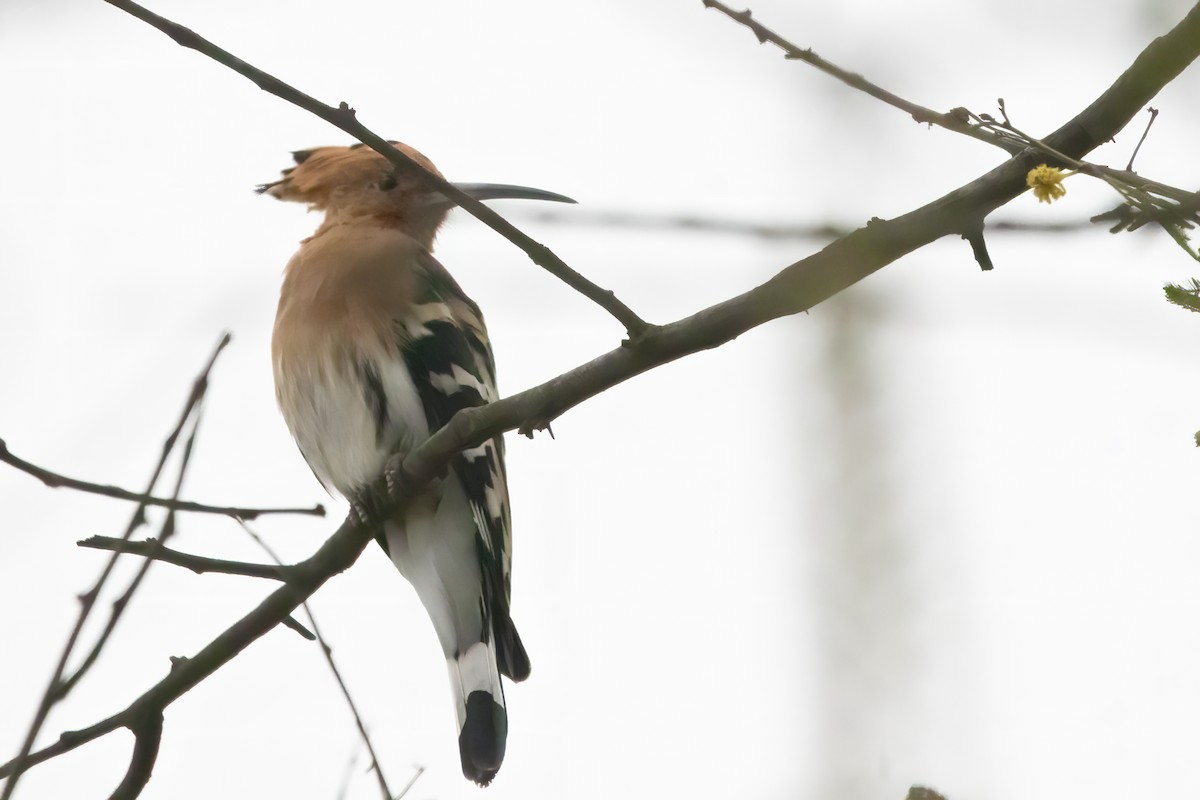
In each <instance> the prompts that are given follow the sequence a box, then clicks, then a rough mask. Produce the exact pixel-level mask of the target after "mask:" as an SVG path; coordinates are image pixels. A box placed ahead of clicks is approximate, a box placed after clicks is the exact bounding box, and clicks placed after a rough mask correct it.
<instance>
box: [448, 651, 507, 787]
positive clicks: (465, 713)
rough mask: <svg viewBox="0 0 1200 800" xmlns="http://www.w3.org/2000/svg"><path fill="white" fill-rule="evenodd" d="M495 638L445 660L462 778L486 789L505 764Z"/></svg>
mask: <svg viewBox="0 0 1200 800" xmlns="http://www.w3.org/2000/svg"><path fill="white" fill-rule="evenodd" d="M495 641H496V640H495V637H488V641H487V642H476V643H475V644H473V645H471V646H470V647H468V648H467V649H466V650H465V651H463V652H461V653H459V654H458V656H457V657H455V658H449V659H447V660H446V664H447V666H448V667H449V671H450V689H451V691H452V692H453V693H454V703H455V708H456V710H457V711H458V730H459V733H458V753H459V756H460V757H461V758H462V770H463V775H465V776H466V777H467V778H468V779H470V780H473V781H475V782H476V783H478V784H479V785H480V786H487V785H488V784H489V783H491V782H492V778H494V777H496V773H497V772H498V771H499V770H500V763H501V762H502V761H504V742H505V739H506V737H507V736H508V713H507V711H506V710H505V707H504V689H503V687H501V685H500V670H499V667H498V664H497V661H496V645H495Z"/></svg>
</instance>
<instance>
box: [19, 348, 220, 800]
mask: <svg viewBox="0 0 1200 800" xmlns="http://www.w3.org/2000/svg"><path fill="white" fill-rule="evenodd" d="M231 338H232V337H230V335H229V334H228V333H226V334H224V335H222V336H221V339H220V340H219V341H218V342H217V346H216V347H215V348H213V352H212V355H211V356H209V359H208V362H207V363H206V364H205V365H204V368H203V369H201V370H200V374H199V375H197V376H196V379H195V380H194V381H193V382H192V391H191V393H190V394H189V395H188V399H187V402H186V403H184V407H183V412H182V413H181V414H180V415H179V419H178V421H177V422H176V423H175V427H174V429H172V431H171V433H169V434H168V435H167V438H166V440H165V441H164V442H163V448H162V453H161V455H160V456H159V459H158V464H157V465H155V467H154V471H153V473H152V474H151V476H150V481H149V482H148V484H147V486H146V492H145V494H147V495H149V494H150V493H151V492H152V491H154V487H155V486H156V485H157V483H158V479H159V477H160V476H161V475H162V471H163V469H164V468H165V467H166V463H167V458H168V457H169V456H170V455H171V451H172V450H173V449H174V448H175V444H176V442H178V441H179V435H180V434H181V433H182V432H183V429H184V426H186V425H187V422H188V420H189V419H191V418H192V414H193V412H194V411H195V410H196V408H197V406H199V405H200V403H201V401H202V400H203V399H204V394H205V392H207V391H208V376H209V374H210V373H211V372H212V369H213V366H214V365H215V364H216V363H217V357H218V356H220V355H221V351H222V350H224V349H225V347H226V346H227V345H228V344H229V342H230V339H231ZM0 445H2V443H0ZM145 509H146V503H145V501H139V502H138V506H137V508H135V509H134V511H133V514H132V515H131V516H130V518H129V524H128V525H126V527H125V533H124V534H122V538H125V539H128V538H129V537H130V536H132V535H133V532H134V531H135V530H137V528H138V527H140V526H141V524H142V523H143V522H144V521H145ZM117 557H118V554H116V553H114V554H113V555H112V556H111V557H110V558H109V559H108V562H107V563H106V564H105V565H104V569H102V570H101V571H100V577H99V578H97V579H96V583H95V584H93V586H92V588H91V589H90V590H88V591H87V592H85V593H84V594H82V595H80V598H79V615H78V617H76V619H75V626H74V627H73V628H72V629H71V633H70V634H68V636H67V643H66V645H64V646H63V651H62V654H61V655H60V656H59V659H58V663H57V664H56V665H55V668H54V672H53V674H52V675H51V677H50V682H49V683H48V684H47V686H46V689H45V690H44V691H43V692H42V698H41V700H40V701H39V702H38V707H37V711H36V712H34V716H33V721H32V722H30V724H29V730H28V731H27V732H26V734H25V739H24V741H23V742H22V743H21V749H20V751H19V752H18V754H17V757H16V758H14V759H13V760H12V761H11V762H9V764H8V765H7V767H8V771H7V772H6V773H5V775H7V776H9V777H8V781H7V782H5V784H4V791H3V792H0V800H9V798H11V797H12V794H13V792H14V791H15V790H16V788H17V781H18V780H19V779H20V777H21V773H22V771H23V770H24V769H25V768H26V767H27V766H29V763H30V762H27V761H26V759H27V757H28V755H29V753H30V751H31V750H32V749H33V743H34V742H35V741H36V740H37V735H38V733H39V732H40V731H41V729H42V725H44V724H45V722H46V717H47V716H48V715H49V714H50V709H51V708H52V707H53V706H54V704H55V703H57V702H59V701H60V700H62V698H63V697H65V696H66V693H67V691H69V689H70V686H72V685H74V682H75V681H76V680H78V677H79V675H80V674H82V670H80V671H77V672H76V673H75V677H74V679H73V680H72V682H71V684H70V685H67V684H65V683H64V682H63V675H64V674H65V673H66V669H67V661H68V660H69V659H70V658H71V654H72V653H73V652H74V650H75V644H76V643H77V642H78V641H79V636H80V634H81V633H82V632H83V626H84V624H85V623H86V622H87V620H88V617H89V616H90V615H91V613H92V609H93V608H95V605H96V601H97V600H98V599H99V597H100V592H101V590H103V588H104V586H105V585H106V584H107V582H108V579H109V576H111V575H112V573H113V569H114V568H115V567H116V563H117ZM60 741H61V739H60Z"/></svg>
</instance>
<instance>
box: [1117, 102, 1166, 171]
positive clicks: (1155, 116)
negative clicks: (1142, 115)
mask: <svg viewBox="0 0 1200 800" xmlns="http://www.w3.org/2000/svg"><path fill="white" fill-rule="evenodd" d="M1146 110H1147V111H1149V112H1150V119H1149V121H1148V122H1147V123H1146V130H1144V131H1142V138H1140V139H1138V143H1137V147H1135V148H1133V155H1131V156H1130V157H1129V163H1128V164H1126V165H1125V171H1126V172H1133V162H1134V160H1135V159H1136V158H1137V154H1138V151H1139V150H1141V149H1142V143H1143V142H1145V141H1146V137H1147V136H1149V135H1150V126H1152V125H1153V124H1154V120H1156V119H1158V109H1157V108H1153V107H1151V108H1148V109H1146Z"/></svg>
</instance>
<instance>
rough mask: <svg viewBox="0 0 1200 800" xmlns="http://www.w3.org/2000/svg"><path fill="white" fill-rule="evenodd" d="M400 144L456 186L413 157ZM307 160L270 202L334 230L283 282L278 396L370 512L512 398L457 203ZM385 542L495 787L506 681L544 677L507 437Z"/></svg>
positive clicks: (381, 169) (314, 461)
mask: <svg viewBox="0 0 1200 800" xmlns="http://www.w3.org/2000/svg"><path fill="white" fill-rule="evenodd" d="M388 145H389V146H391V147H394V148H396V149H397V150H399V151H400V152H402V153H403V154H405V155H407V156H408V157H409V158H410V159H412V160H413V161H415V162H416V163H417V164H419V165H420V166H421V167H423V168H424V169H425V170H427V171H428V172H430V173H433V174H434V175H436V176H438V177H439V178H440V177H441V173H440V172H438V170H437V169H436V168H435V167H434V165H433V163H432V162H431V161H430V160H429V159H428V158H426V157H425V156H424V155H422V154H421V153H420V152H418V151H417V150H416V149H414V148H412V147H410V146H408V145H406V144H403V143H401V142H396V141H389V143H388ZM292 157H293V160H294V162H295V164H294V166H292V167H289V168H288V169H285V170H283V171H282V177H281V178H280V179H279V180H277V181H274V182H271V183H265V184H262V185H260V186H259V187H258V189H257V191H258V192H259V193H260V194H266V195H269V196H271V197H275V198H277V199H279V200H287V201H293V202H298V203H304V204H307V205H308V206H309V208H310V210H315V211H321V212H324V215H325V216H324V220H323V221H322V222H321V224H320V226H319V227H318V228H317V230H316V232H315V233H313V235H312V236H310V237H308V238H307V239H304V240H303V241H302V242H301V244H300V249H299V251H297V252H296V254H295V255H294V256H293V257H292V259H291V260H290V261H289V262H288V264H287V266H286V267H285V268H284V274H283V283H282V287H281V289H280V297H279V306H278V309H277V312H276V317H275V327H274V331H273V334H272V340H271V356H272V365H273V371H274V378H275V393H276V398H277V400H278V403H279V407H280V410H281V412H282V415H283V418H284V421H285V422H286V423H287V427H288V429H289V430H290V431H291V434H292V436H293V437H294V438H295V440H296V444H297V445H298V446H299V449H300V452H301V454H302V455H303V456H304V459H305V460H306V461H307V462H308V465H309V467H310V468H311V469H312V471H313V473H314V474H315V475H316V477H317V479H318V480H319V481H320V482H321V483H322V484H323V485H324V486H325V488H326V489H327V490H329V491H330V492H331V493H332V492H336V493H339V494H341V495H343V496H344V497H346V498H348V499H349V500H350V501H351V503H352V505H353V506H354V507H355V508H356V509H359V508H364V507H367V506H368V504H367V501H368V499H369V492H370V489H369V487H370V485H371V484H372V483H373V482H374V481H375V480H376V479H377V478H379V476H380V475H381V474H382V473H383V471H384V468H385V465H386V463H387V461H388V459H389V458H393V457H396V456H397V455H400V456H402V455H403V454H405V453H408V452H410V451H411V450H412V449H413V448H415V447H417V446H418V445H420V444H421V443H422V442H424V441H425V440H426V439H428V438H429V437H430V436H431V435H432V434H433V433H435V432H436V431H437V430H438V429H439V428H441V427H442V426H443V425H445V424H446V423H448V422H449V421H450V419H451V417H453V416H454V414H455V413H457V412H458V411H460V410H462V409H465V408H470V407H475V406H480V405H484V404H486V403H491V402H494V401H495V400H496V399H497V394H496V378H495V374H496V365H495V359H494V357H493V353H492V346H491V343H490V341H489V339H488V335H487V329H486V327H485V326H484V321H483V316H482V314H481V313H480V310H479V307H478V306H477V305H476V304H475V302H474V301H472V300H471V299H470V298H469V297H468V296H467V295H466V293H465V292H463V290H462V288H460V286H459V285H458V283H457V282H456V281H455V279H454V278H453V277H452V276H451V274H450V273H449V272H448V271H447V270H446V268H445V267H444V266H442V264H441V263H439V262H438V261H437V259H435V258H434V257H433V255H432V251H433V244H434V238H435V236H436V235H437V232H438V229H439V228H440V227H441V225H442V223H443V222H444V221H445V219H446V216H447V214H448V213H449V211H450V210H451V209H452V208H453V203H451V201H450V200H449V199H448V198H447V197H446V196H445V195H444V194H442V193H441V192H440V191H438V190H437V189H431V188H429V187H430V186H431V185H432V184H431V183H430V182H429V181H428V180H427V179H426V180H422V176H420V175H419V174H417V173H415V172H414V171H412V170H400V171H398V170H395V169H394V168H393V166H392V164H391V163H390V162H389V161H388V160H387V159H386V158H385V157H384V156H383V155H381V154H380V153H378V152H376V151H375V150H373V149H371V148H368V147H364V146H363V145H361V144H353V145H349V146H329V147H317V148H313V149H308V150H297V151H295V152H293V153H292ZM454 185H455V186H457V187H458V188H460V189H461V190H462V191H464V192H466V193H467V194H469V195H471V196H472V197H475V198H476V199H480V200H487V199H501V198H517V199H534V200H549V201H556V202H571V203H573V202H574V201H573V200H571V199H570V198H568V197H564V196H563V195H559V194H556V193H554V192H547V191H543V190H540V189H532V188H529V187H524V186H512V185H507V184H466V183H464V184H454ZM360 503H361V504H363V505H361V506H360V505H359V504H360ZM364 513H369V512H364ZM376 541H377V542H378V543H379V545H380V546H381V547H382V548H383V550H384V552H386V553H387V555H388V556H389V557H390V559H391V561H392V563H393V564H394V565H395V566H396V568H397V569H398V570H399V572H400V573H401V574H402V575H403V576H404V577H405V578H407V579H408V581H409V582H410V583H411V584H412V585H413V587H414V588H415V589H416V592H417V595H418V597H419V598H420V600H421V602H422V604H423V605H424V606H425V609H426V611H427V612H428V614H429V616H430V619H431V620H432V622H433V626H434V629H435V630H436V632H437V636H438V640H439V642H440V644H441V647H442V651H443V654H444V656H445V658H446V663H447V666H448V671H449V675H450V686H451V691H452V694H453V696H454V703H455V711H456V715H457V721H458V730H459V737H458V745H459V756H460V759H461V762H462V771H463V775H464V776H465V777H466V778H468V779H469V780H472V781H474V782H476V783H478V784H479V785H480V786H486V785H488V784H489V783H490V782H491V781H492V779H493V778H495V776H496V773H497V772H498V770H499V769H500V765H501V762H502V761H503V760H504V753H505V747H506V739H507V734H508V712H507V707H506V705H505V700H504V689H503V686H502V685H501V680H500V676H501V675H504V676H506V677H508V678H509V679H511V680H512V681H522V680H525V679H526V678H527V677H529V673H530V664H529V656H528V655H527V654H526V652H525V647H524V645H523V644H522V642H521V637H520V635H519V634H518V633H517V629H516V627H515V626H514V624H513V621H512V617H511V615H510V606H509V603H510V594H511V567H512V537H511V529H510V513H509V502H508V488H507V480H506V473H505V466H504V442H503V439H502V438H501V437H499V436H497V437H495V438H493V439H489V440H488V441H486V442H484V443H483V444H480V445H478V446H476V447H473V448H470V449H467V450H464V451H463V452H461V453H459V454H458V455H457V456H455V457H454V459H453V462H452V463H451V465H450V467H449V468H448V469H447V470H446V473H445V474H444V475H443V476H442V477H441V478H440V479H437V480H435V481H433V482H432V483H430V484H429V485H428V486H426V487H425V488H424V489H422V490H420V491H419V492H417V493H416V494H415V496H413V497H412V498H411V499H410V501H409V503H408V504H407V506H406V507H405V508H404V509H403V510H402V511H400V512H398V513H397V514H395V515H394V516H392V517H391V518H388V519H386V520H384V521H383V524H382V526H381V529H380V531H379V533H378V534H377V536H376Z"/></svg>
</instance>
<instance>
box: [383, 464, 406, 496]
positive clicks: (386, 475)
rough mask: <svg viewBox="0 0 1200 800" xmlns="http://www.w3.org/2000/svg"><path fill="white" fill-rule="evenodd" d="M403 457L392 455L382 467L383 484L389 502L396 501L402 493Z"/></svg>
mask: <svg viewBox="0 0 1200 800" xmlns="http://www.w3.org/2000/svg"><path fill="white" fill-rule="evenodd" d="M404 456H405V454H404V453H393V454H392V455H391V456H389V457H388V460H387V463H385V464H384V465H383V483H384V486H385V487H386V488H387V496H388V499H389V500H396V499H397V498H399V497H401V496H402V495H403V493H404V492H403V489H404Z"/></svg>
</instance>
